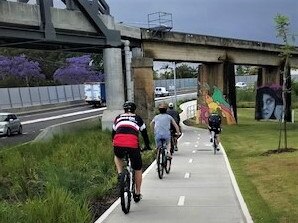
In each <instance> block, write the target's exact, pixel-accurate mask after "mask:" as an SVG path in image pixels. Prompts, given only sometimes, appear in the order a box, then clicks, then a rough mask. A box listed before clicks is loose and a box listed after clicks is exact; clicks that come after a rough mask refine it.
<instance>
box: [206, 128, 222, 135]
mask: <svg viewBox="0 0 298 223" xmlns="http://www.w3.org/2000/svg"><path fill="white" fill-rule="evenodd" d="M209 131H210V132H211V131H214V133H215V134H219V133H220V132H221V128H217V127H209Z"/></svg>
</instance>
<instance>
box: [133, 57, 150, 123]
mask: <svg viewBox="0 0 298 223" xmlns="http://www.w3.org/2000/svg"><path fill="white" fill-rule="evenodd" d="M132 73H133V79H134V81H133V82H134V101H135V103H136V105H137V111H136V112H137V114H139V115H140V116H141V117H142V118H143V119H144V121H145V122H146V124H147V125H148V124H149V122H150V121H151V120H152V118H153V112H154V105H155V104H154V83H153V59H151V58H144V57H136V58H133V59H132Z"/></svg>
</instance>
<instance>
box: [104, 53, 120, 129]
mask: <svg viewBox="0 0 298 223" xmlns="http://www.w3.org/2000/svg"><path fill="white" fill-rule="evenodd" d="M103 57H104V71H105V74H106V77H105V83H106V101H107V110H105V111H104V112H103V115H102V129H103V130H105V129H109V130H111V129H112V125H113V121H114V119H115V117H116V116H117V115H119V114H121V113H123V108H122V106H123V103H124V80H123V74H122V57H121V49H120V48H107V49H104V53H103Z"/></svg>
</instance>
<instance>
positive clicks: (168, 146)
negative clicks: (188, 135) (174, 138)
mask: <svg viewBox="0 0 298 223" xmlns="http://www.w3.org/2000/svg"><path fill="white" fill-rule="evenodd" d="M165 140H166V146H167V150H168V154H167V156H168V157H170V158H172V155H171V152H170V151H171V136H170V137H169V138H166V139H165Z"/></svg>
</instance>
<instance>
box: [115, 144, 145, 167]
mask: <svg viewBox="0 0 298 223" xmlns="http://www.w3.org/2000/svg"><path fill="white" fill-rule="evenodd" d="M126 153H128V154H129V157H130V161H131V166H132V168H133V169H134V170H141V169H142V166H143V163H142V157H141V151H140V149H132V148H122V147H114V154H115V156H117V157H118V158H120V159H123V158H124V157H125V154H126Z"/></svg>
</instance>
